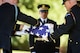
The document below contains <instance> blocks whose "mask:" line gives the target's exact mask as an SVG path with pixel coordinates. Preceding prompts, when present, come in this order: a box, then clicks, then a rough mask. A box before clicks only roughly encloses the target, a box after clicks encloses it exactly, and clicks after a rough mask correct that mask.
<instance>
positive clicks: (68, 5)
mask: <svg viewBox="0 0 80 53" xmlns="http://www.w3.org/2000/svg"><path fill="white" fill-rule="evenodd" d="M64 6H65V8H66V9H67V11H70V9H71V4H70V2H69V1H66V2H65V3H64Z"/></svg>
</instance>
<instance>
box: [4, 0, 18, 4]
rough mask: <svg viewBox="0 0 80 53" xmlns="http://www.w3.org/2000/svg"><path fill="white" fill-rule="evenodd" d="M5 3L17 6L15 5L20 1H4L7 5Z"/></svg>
mask: <svg viewBox="0 0 80 53" xmlns="http://www.w3.org/2000/svg"><path fill="white" fill-rule="evenodd" d="M5 2H8V3H10V4H12V5H15V4H17V2H18V0H3V3H5Z"/></svg>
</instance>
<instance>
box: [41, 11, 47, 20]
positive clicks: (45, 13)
mask: <svg viewBox="0 0 80 53" xmlns="http://www.w3.org/2000/svg"><path fill="white" fill-rule="evenodd" d="M39 14H40V17H41V18H43V19H45V18H47V16H48V12H39Z"/></svg>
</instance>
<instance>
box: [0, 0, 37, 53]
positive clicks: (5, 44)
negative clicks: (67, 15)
mask: <svg viewBox="0 0 80 53" xmlns="http://www.w3.org/2000/svg"><path fill="white" fill-rule="evenodd" d="M17 1H18V0H2V2H3V4H1V5H0V14H1V15H0V51H1V52H0V53H10V44H11V42H10V40H11V34H12V31H13V28H14V25H15V24H16V20H19V21H23V22H26V23H28V24H31V25H36V24H37V20H36V19H34V18H33V17H31V16H28V15H25V14H23V13H21V12H20V10H19V8H18V7H15V3H16V2H17ZM15 8H16V9H15ZM15 14H17V17H16V15H15Z"/></svg>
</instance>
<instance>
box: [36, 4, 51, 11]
mask: <svg viewBox="0 0 80 53" xmlns="http://www.w3.org/2000/svg"><path fill="white" fill-rule="evenodd" d="M37 8H38V9H39V11H40V12H48V9H49V8H50V6H49V5H48V4H40V5H38V7H37Z"/></svg>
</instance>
